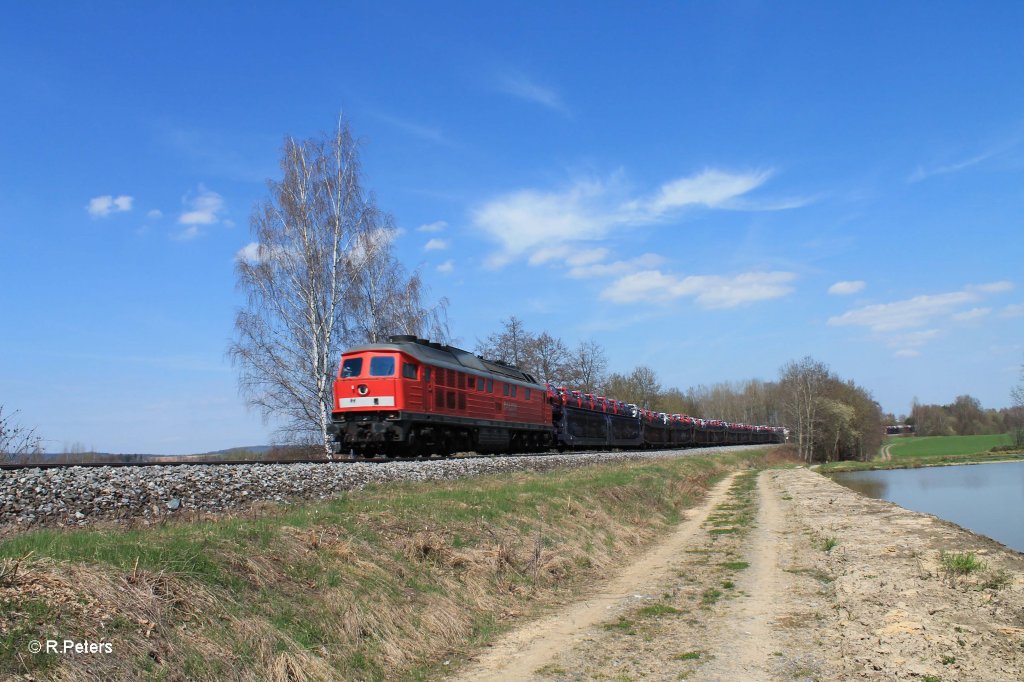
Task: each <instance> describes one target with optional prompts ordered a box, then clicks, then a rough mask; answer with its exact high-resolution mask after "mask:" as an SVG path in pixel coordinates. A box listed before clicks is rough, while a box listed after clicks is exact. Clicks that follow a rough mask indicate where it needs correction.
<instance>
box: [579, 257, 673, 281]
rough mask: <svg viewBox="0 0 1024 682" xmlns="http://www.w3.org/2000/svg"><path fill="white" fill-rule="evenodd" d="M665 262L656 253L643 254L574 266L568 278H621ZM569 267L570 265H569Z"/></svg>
mask: <svg viewBox="0 0 1024 682" xmlns="http://www.w3.org/2000/svg"><path fill="white" fill-rule="evenodd" d="M664 262H665V258H664V257H663V256H659V255H658V254H656V253H645V254H643V255H640V256H637V257H636V258H630V259H628V260H617V261H612V262H611V263H599V262H598V263H589V264H586V265H575V266H572V267H570V268H569V271H568V273H566V274H567V275H568V276H569V277H571V278H573V279H589V278H597V277H622V276H623V275H627V274H629V273H631V272H637V271H640V270H650V269H651V268H656V267H658V266H659V265H661V264H662V263H664ZM570 265H571V263H570Z"/></svg>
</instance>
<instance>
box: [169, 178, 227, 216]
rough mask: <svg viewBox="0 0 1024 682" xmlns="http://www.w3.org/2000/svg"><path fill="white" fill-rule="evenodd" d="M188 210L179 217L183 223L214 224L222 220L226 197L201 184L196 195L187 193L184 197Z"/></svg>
mask: <svg viewBox="0 0 1024 682" xmlns="http://www.w3.org/2000/svg"><path fill="white" fill-rule="evenodd" d="M182 203H183V204H185V206H186V207H187V209H188V210H186V211H185V212H183V213H182V214H181V215H180V216H179V217H178V222H179V223H181V224H182V225H213V224H215V223H216V222H218V221H219V220H220V215H221V214H222V213H223V212H224V197H222V196H221V195H219V194H217V193H216V192H213V191H210V190H208V189H206V188H205V187H203V186H202V185H199V191H198V193H197V194H196V195H195V196H190V195H186V196H185V197H184V198H182Z"/></svg>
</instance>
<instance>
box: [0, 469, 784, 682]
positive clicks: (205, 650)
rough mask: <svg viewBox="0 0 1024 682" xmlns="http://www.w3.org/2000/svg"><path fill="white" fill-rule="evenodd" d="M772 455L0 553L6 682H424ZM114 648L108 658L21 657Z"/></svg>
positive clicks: (577, 472) (253, 513)
mask: <svg viewBox="0 0 1024 682" xmlns="http://www.w3.org/2000/svg"><path fill="white" fill-rule="evenodd" d="M764 457H765V453H764V451H745V452H733V453H720V454H715V455H713V456H692V457H678V458H673V459H664V460H653V461H649V462H643V463H628V464H614V465H613V464H609V465H595V466H593V467H587V468H582V469H574V470H570V471H565V470H562V471H551V472H545V473H516V474H509V475H503V476H489V477H479V478H473V479H463V480H457V481H452V482H443V483H439V482H433V483H420V484H388V485H378V486H374V487H369V488H366V489H364V490H359V491H351V492H348V493H344V494H342V495H340V496H339V497H338V498H336V499H334V500H330V501H325V502H319V503H302V504H293V505H267V506H261V507H256V508H254V509H252V510H249V511H248V512H246V513H244V514H239V515H235V516H232V517H218V518H202V517H197V518H195V519H192V520H181V521H174V522H168V523H165V524H162V525H154V526H138V527H135V528H129V529H125V528H124V527H122V526H113V525H111V526H109V527H106V528H103V527H97V528H90V529H80V530H38V531H31V532H25V533H21V534H18V535H15V536H14V537H11V538H9V539H7V540H5V541H3V542H0V604H2V605H3V608H0V678H3V679H9V678H11V677H14V676H17V675H23V676H32V677H33V678H36V679H39V678H50V677H61V678H67V679H141V680H146V679H153V680H162V679H180V678H181V676H184V678H187V679H208V680H216V679H228V678H231V679H263V680H292V679H339V678H340V679H363V680H369V679H388V680H391V679H423V678H425V677H433V676H435V675H436V674H437V673H439V672H440V671H443V670H445V669H446V667H447V666H448V665H454V663H455V662H456V661H458V660H459V659H460V658H461V657H463V656H465V655H466V654H467V653H468V652H469V651H472V650H473V649H474V648H475V647H477V646H479V645H480V644H481V643H482V642H485V641H489V640H491V639H492V638H493V637H494V636H496V634H497V633H499V632H501V631H503V630H505V629H507V628H508V627H510V626H511V625H512V624H514V623H515V622H517V620H518V619H521V618H522V617H523V616H525V615H529V614H530V613H533V612H535V611H536V610H537V609H540V608H543V607H544V606H545V605H550V604H552V603H554V602H557V601H559V600H565V599H568V598H571V596H572V595H573V594H576V593H577V592H578V591H579V590H581V589H583V588H584V587H586V586H587V585H589V584H592V583H593V581H594V580H595V578H597V577H599V576H601V575H603V574H605V573H607V572H608V571H609V570H611V569H613V568H614V567H616V566H619V565H621V564H623V563H624V562H625V561H627V560H628V559H629V557H631V556H634V555H635V554H636V553H637V552H638V551H639V550H640V549H641V548H643V547H646V546H649V544H650V543H651V542H653V541H654V540H656V539H657V538H659V537H661V536H663V535H664V534H665V533H666V532H668V530H669V529H671V528H672V527H674V526H675V525H676V524H677V523H678V522H679V520H680V519H681V517H682V514H683V511H684V510H685V509H687V508H689V507H690V506H691V505H693V504H694V503H696V502H697V501H698V500H699V499H700V498H701V497H702V496H703V495H704V493H705V491H706V490H707V489H708V488H709V487H710V486H711V485H712V484H713V483H714V482H715V481H717V480H718V479H720V478H721V477H722V476H724V475H725V474H726V473H728V472H729V471H732V470H735V469H736V468H746V467H747V466H748V465H751V464H755V463H757V462H760V461H763V459H764ZM47 639H54V640H57V641H62V640H64V639H74V640H78V641H90V642H110V643H112V645H113V653H112V654H111V655H107V656H102V657H78V656H58V655H56V654H47V653H45V652H44V653H42V654H35V655H31V654H29V653H28V651H27V647H28V646H29V643H30V642H32V641H34V640H47Z"/></svg>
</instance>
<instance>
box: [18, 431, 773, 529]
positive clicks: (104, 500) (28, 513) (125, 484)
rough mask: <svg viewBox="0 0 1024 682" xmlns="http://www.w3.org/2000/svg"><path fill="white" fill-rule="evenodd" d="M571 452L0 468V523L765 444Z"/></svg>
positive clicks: (71, 521) (88, 519)
mask: <svg viewBox="0 0 1024 682" xmlns="http://www.w3.org/2000/svg"><path fill="white" fill-rule="evenodd" d="M764 447H765V446H763V445H739V446H729V447H718V448H695V449H690V450H654V451H643V452H579V453H571V454H569V453H564V454H547V455H517V456H509V457H457V458H453V459H445V460H430V461H401V462H344V461H338V462H317V463H295V464H176V465H159V466H118V467H109V466H102V467H66V468H55V469H38V468H36V469H18V470H8V471H3V472H0V529H4V528H6V529H7V530H11V529H17V528H27V527H34V526H84V525H88V524H90V523H95V522H98V521H125V522H127V521H138V520H142V521H155V520H159V519H162V518H165V517H168V516H174V515H177V514H181V513H182V512H184V511H185V510H188V511H192V512H207V513H217V512H226V511H237V510H239V509H242V508H245V507H247V506H251V505H252V504H254V503H257V502H278V503H280V502H289V501H298V500H322V499H327V498H329V497H333V496H336V495H337V494H338V493H339V492H341V491H344V490H353V489H357V488H362V487H363V486H365V485H367V484H369V483H387V482H392V481H445V480H454V479H459V478H467V477H471V476H481V475H486V474H495V473H507V472H515V471H547V470H550V469H555V468H559V467H561V468H576V467H583V466H589V465H591V464H596V463H599V462H614V461H637V460H645V459H659V458H665V457H692V456H694V455H701V454H711V453H715V452H729V451H737V450H749V449H759V448H764Z"/></svg>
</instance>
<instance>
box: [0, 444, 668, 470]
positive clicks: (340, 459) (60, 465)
mask: <svg viewBox="0 0 1024 682" xmlns="http://www.w3.org/2000/svg"><path fill="white" fill-rule="evenodd" d="M680 449H684V448H680ZM598 452H610V451H608V450H574V451H573V452H572V453H571V454H577V455H589V454H595V453H598ZM559 454H566V453H559V452H558V451H556V450H551V451H548V452H521V453H516V452H512V453H503V454H500V455H496V454H483V455H480V454H476V453H456V454H454V455H452V456H450V457H441V456H439V455H431V456H429V457H385V456H371V457H366V456H363V455H354V456H350V455H337V456H335V457H334V458H332V459H326V458H323V457H317V458H299V459H295V458H283V459H282V458H277V459H218V458H214V457H208V458H188V459H180V460H155V461H154V460H150V461H140V462H131V461H111V462H74V463H68V462H45V463H11V462H4V463H0V471H17V470H22V469H70V468H72V467H117V468H123V467H160V466H165V467H175V466H244V465H249V466H251V465H254V464H350V463H354V462H368V463H374V462H376V463H380V464H389V463H393V462H442V461H450V460H453V459H494V458H497V457H545V456H551V455H559Z"/></svg>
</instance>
